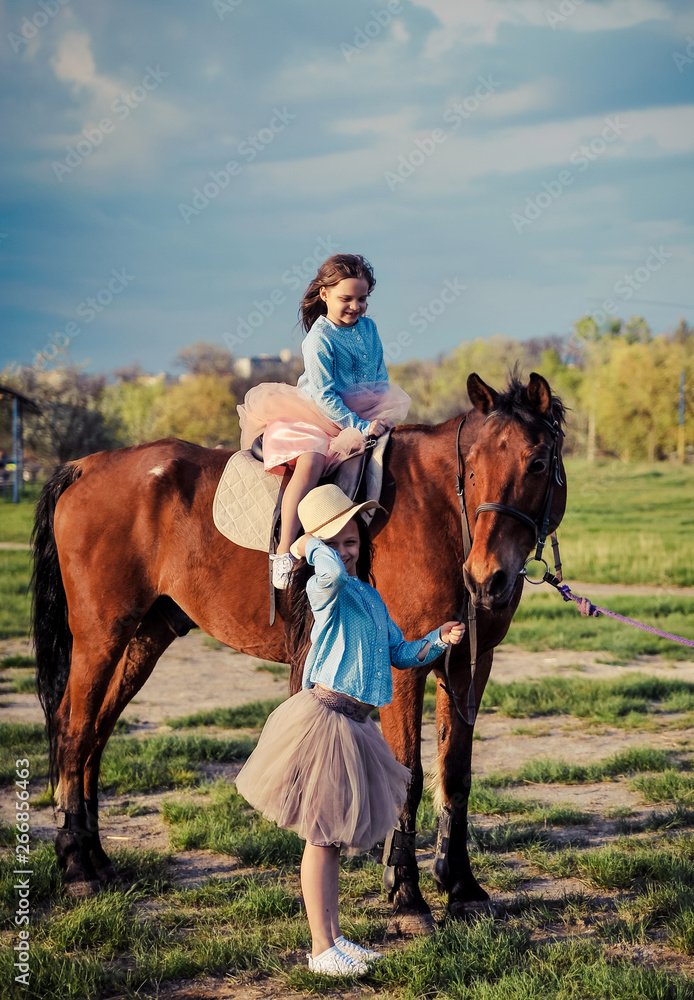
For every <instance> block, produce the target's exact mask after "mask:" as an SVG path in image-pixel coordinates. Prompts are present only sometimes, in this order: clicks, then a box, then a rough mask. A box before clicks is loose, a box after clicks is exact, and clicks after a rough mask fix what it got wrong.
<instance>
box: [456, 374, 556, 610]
mask: <svg viewBox="0 0 694 1000" xmlns="http://www.w3.org/2000/svg"><path fill="white" fill-rule="evenodd" d="M467 390H468V395H469V396H470V401H471V402H472V404H473V407H474V409H473V410H472V411H471V413H470V414H469V416H468V424H469V425H471V427H474V428H475V429H477V436H476V438H475V440H474V441H473V442H472V444H471V447H470V448H469V450H468V451H467V453H466V454H465V456H464V490H465V507H466V510H467V515H468V520H469V524H470V531H471V534H472V548H471V551H470V554H469V556H468V558H467V559H466V561H465V566H464V576H465V585H466V586H467V588H468V590H469V592H470V594H471V596H472V600H473V601H474V603H475V605H477V606H481V607H483V608H487V609H489V610H495V609H501V608H504V607H506V605H507V604H508V603H509V601H510V600H511V597H512V595H513V592H514V589H515V586H516V583H517V581H518V575H519V573H520V572H521V570H522V569H523V566H524V565H525V562H526V560H527V558H528V555H529V554H530V553H531V550H532V549H533V547H534V546H535V544H536V541H537V538H538V536H539V535H540V534H541V532H542V530H543V522H544V521H548V524H547V525H546V526H545V530H547V528H548V529H549V531H553V530H554V529H555V528H556V527H557V525H558V524H559V522H560V521H561V519H562V517H563V515H564V509H565V506H566V485H565V484H566V478H565V476H564V470H563V466H562V462H561V443H562V436H563V435H562V425H563V420H564V407H563V406H562V404H561V401H560V400H559V399H557V398H556V397H554V396H552V391H551V389H550V387H549V385H548V383H547V381H546V380H545V379H544V378H543V377H542V376H541V375H538V374H536V373H535V372H533V373H532V374H531V375H530V380H529V382H528V384H527V385H523V384H522V382H520V380H519V379H518V378H516V376H515V375H513V376H512V377H511V379H510V381H509V385H508V388H507V390H506V392H504V393H497V392H495V391H494V389H492V388H491V387H490V386H488V385H485V383H484V382H483V381H482V379H481V378H480V377H479V376H478V375H475V374H472V375H470V377H469V378H468V382H467Z"/></svg>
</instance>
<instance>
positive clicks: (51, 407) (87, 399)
mask: <svg viewBox="0 0 694 1000" xmlns="http://www.w3.org/2000/svg"><path fill="white" fill-rule="evenodd" d="M68 352H69V346H66V348H65V349H64V351H63V353H62V355H59V356H58V357H55V356H51V358H46V357H41V356H40V355H39V356H38V357H37V359H36V361H35V363H34V364H33V365H31V366H16V365H15V366H10V367H9V368H6V369H5V370H4V371H1V372H0V448H2V449H4V450H5V451H6V452H9V450H10V442H11V414H10V407H9V406H8V405H3V404H2V401H1V387H2V386H5V387H8V388H13V389H16V390H19V391H20V392H22V393H24V394H25V395H26V396H29V397H30V398H32V399H34V400H35V401H36V402H37V403H38V404H39V406H40V407H41V414H40V416H35V415H31V414H28V415H27V417H26V426H25V445H26V448H27V454H28V455H29V456H30V457H31V458H33V459H34V460H35V461H36V462H38V463H41V465H42V466H43V467H44V468H45V469H46V470H47V469H48V468H50V467H52V466H53V465H55V464H56V463H61V462H65V461H69V460H71V459H73V458H78V457H81V456H82V455H86V454H89V453H90V452H93V451H100V450H103V449H110V448H116V447H122V446H125V445H136V444H142V443H143V442H145V441H150V440H156V439H157V438H161V437H168V436H173V437H180V438H184V439H185V440H188V441H193V442H195V443H197V444H201V445H205V446H207V447H217V446H221V447H224V448H237V447H238V445H239V423H238V415H237V412H236V404H237V401H239V400H243V397H244V395H245V393H246V391H247V390H248V389H249V388H250V387H251V386H252V385H256V384H257V383H259V382H267V381H270V382H272V381H276V382H291V383H296V380H297V378H298V376H299V374H300V373H301V371H302V368H303V365H302V361H301V358H297V357H293V358H292V359H291V360H290V361H288V362H279V361H277V360H273V359H267V360H262V359H260V360H255V361H254V364H253V365H252V366H251V367H250V368H249V367H246V368H245V369H244V368H242V367H241V366H239V365H238V364H235V359H234V358H233V357H232V355H231V354H230V352H229V351H228V350H226V349H225V348H223V347H221V346H219V345H216V344H209V343H196V344H192V345H190V346H189V347H185V348H182V349H181V350H180V351H179V352H178V354H177V356H176V359H175V362H174V364H175V365H176V366H177V367H179V368H181V369H183V371H182V372H181V373H180V374H179V375H177V376H171V375H166V374H164V373H160V374H151V373H148V372H145V371H144V370H143V369H142V368H141V367H139V366H138V365H133V366H130V367H127V368H121V369H119V370H116V371H115V372H113V373H111V375H110V376H109V377H107V376H106V375H105V374H98V375H94V374H90V373H87V372H85V371H84V370H83V369H82V368H80V367H79V366H77V365H75V364H74V363H71V361H70V357H69V353H68ZM517 367H518V368H519V369H520V370H521V371H522V373H523V374H524V375H525V376H526V377H527V375H528V374H529V372H531V371H538V372H540V374H542V375H544V376H545V377H546V378H547V379H548V381H549V383H550V385H551V386H552V389H553V391H554V392H555V393H556V394H557V395H559V396H561V398H562V400H563V401H564V403H565V405H566V406H567V407H568V423H567V436H566V442H565V451H566V453H567V454H570V455H574V456H579V457H585V458H588V459H589V460H594V459H595V458H596V457H606V458H618V459H620V460H622V461H643V460H646V461H650V462H654V461H659V460H664V459H671V458H679V459H680V460H682V461H684V460H687V461H692V460H694V412H693V410H694V402H693V401H694V329H691V328H689V327H688V326H687V323H686V322H685V321H684V320H681V321H680V323H679V324H678V326H677V329H676V330H675V331H674V332H672V333H662V334H659V335H654V334H653V332H652V331H651V329H650V327H649V326H648V324H647V323H646V321H645V320H644V319H643V318H642V317H631V319H629V320H628V321H626V322H622V321H620V320H615V321H613V322H612V324H611V325H610V326H609V327H608V328H607V329H602V328H600V327H598V325H597V324H596V323H595V321H594V319H593V318H592V317H591V316H584V317H582V318H581V319H580V320H578V321H577V322H576V323H574V326H573V330H572V333H571V334H570V335H568V336H565V337H558V336H557V337H550V338H544V339H532V340H529V341H518V340H514V339H512V338H507V337H502V336H494V337H490V338H487V339H484V340H483V339H481V338H479V339H477V340H472V341H464V342H462V343H461V344H460V345H459V346H458V347H457V348H455V349H454V350H453V351H452V352H450V353H449V354H447V355H445V356H442V357H440V358H438V359H436V360H425V361H422V360H417V359H412V360H410V361H407V362H405V363H404V364H397V365H390V366H389V371H390V377H391V379H392V380H393V381H395V382H398V383H399V384H400V385H401V386H402V387H403V388H404V389H405V390H406V391H407V392H408V393H409V394H410V396H411V398H412V406H411V409H410V413H409V416H408V422H413V423H439V422H441V421H443V420H447V419H448V418H449V417H452V416H454V415H456V414H458V413H460V412H461V411H463V410H465V409H466V408H467V407H468V405H469V403H468V399H467V392H466V387H465V386H466V381H467V376H468V375H469V373H470V372H472V371H475V372H477V373H478V374H479V375H480V376H481V377H482V378H483V379H484V380H485V381H486V382H488V383H489V384H490V385H492V386H494V387H495V388H503V387H504V385H505V384H506V381H507V378H508V376H509V373H510V372H511V371H512V370H514V369H515V368H517ZM682 383H683V384H684V394H683V395H682V394H681V391H680V390H681V386H682ZM682 416H683V417H684V428H683V429H682V427H681V419H682Z"/></svg>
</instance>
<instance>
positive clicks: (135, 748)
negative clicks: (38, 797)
mask: <svg viewBox="0 0 694 1000" xmlns="http://www.w3.org/2000/svg"><path fill="white" fill-rule="evenodd" d="M254 746H255V740H251V739H247V738H243V739H238V740H229V739H213V738H212V737H209V736H150V737H148V738H146V739H137V738H136V737H134V736H131V737H119V738H115V739H112V740H109V742H108V744H107V746H106V751H105V753H104V759H103V763H102V767H101V779H100V783H101V787H102V788H105V789H106V788H107V789H110V790H111V791H113V792H116V793H118V794H123V793H128V792H148V791H153V790H154V789H157V788H187V787H190V786H191V785H195V784H197V783H198V781H199V769H198V768H197V767H196V766H195V765H196V764H199V763H204V762H207V761H214V762H217V763H225V762H229V761H236V760H243V759H245V758H246V757H248V756H249V755H250V754H251V752H252V750H253V748H254Z"/></svg>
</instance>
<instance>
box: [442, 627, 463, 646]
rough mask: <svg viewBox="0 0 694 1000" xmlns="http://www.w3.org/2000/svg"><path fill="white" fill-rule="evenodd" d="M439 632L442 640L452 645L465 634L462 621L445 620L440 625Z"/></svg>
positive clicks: (455, 644) (456, 643)
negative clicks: (443, 623) (444, 622)
mask: <svg viewBox="0 0 694 1000" xmlns="http://www.w3.org/2000/svg"><path fill="white" fill-rule="evenodd" d="M440 632H441V641H442V642H450V643H451V644H452V645H453V646H457V645H458V643H459V642H460V640H461V639H462V638H463V636H464V635H465V626H464V625H463V623H462V622H446V624H445V625H442V626H441V629H440Z"/></svg>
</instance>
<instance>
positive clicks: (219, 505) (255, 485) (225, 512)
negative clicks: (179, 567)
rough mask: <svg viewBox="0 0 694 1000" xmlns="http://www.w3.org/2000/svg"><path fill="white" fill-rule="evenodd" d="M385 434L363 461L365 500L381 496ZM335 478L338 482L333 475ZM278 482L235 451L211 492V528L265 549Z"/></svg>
mask: <svg viewBox="0 0 694 1000" xmlns="http://www.w3.org/2000/svg"><path fill="white" fill-rule="evenodd" d="M389 437H390V434H382V435H381V436H380V437H379V438H378V440H377V441H376V444H375V445H374V448H373V452H372V454H371V458H370V460H369V462H368V463H367V466H366V472H365V477H364V478H365V483H366V499H367V500H378V499H379V497H380V495H381V487H382V485H383V455H384V452H385V449H386V445H387V443H388V438H389ZM345 464H347V463H345ZM338 472H339V468H338ZM335 478H336V479H337V481H338V484H339V476H338V475H337V474H336V476H335ZM281 485H282V477H281V476H278V475H276V474H275V473H273V472H266V471H265V469H264V467H263V463H262V462H259V461H258V460H257V459H256V458H253V456H252V455H251V453H250V451H237V452H235V453H234V454H233V455H232V456H231V458H230V459H229V461H228V462H227V464H226V467H225V469H224V472H223V473H222V478H221V479H220V480H219V483H218V484H217V490H216V492H215V495H214V502H213V505H212V517H213V520H214V523H215V527H216V528H218V530H219V531H221V533H222V534H223V535H224V536H225V538H228V539H229V540H230V541H232V542H234V543H235V544H236V545H240V546H242V547H243V548H245V549H260V550H261V551H262V552H268V551H269V549H270V532H271V530H272V515H273V514H274V512H275V507H276V505H277V498H278V497H279V492H280V487H281ZM374 513H375V512H374V511H372V510H369V511H366V512H365V513H364V514H362V517H363V518H364V520H365V521H366V522H367V523H370V521H371V518H372V517H373V515H374Z"/></svg>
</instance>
